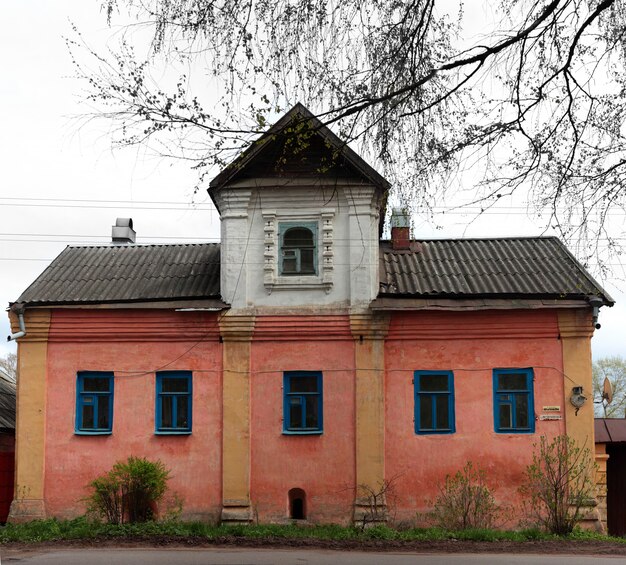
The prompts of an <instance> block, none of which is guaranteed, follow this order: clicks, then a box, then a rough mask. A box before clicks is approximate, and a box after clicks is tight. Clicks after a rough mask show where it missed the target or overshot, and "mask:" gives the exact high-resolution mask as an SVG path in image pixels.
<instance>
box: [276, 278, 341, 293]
mask: <svg viewBox="0 0 626 565" xmlns="http://www.w3.org/2000/svg"><path fill="white" fill-rule="evenodd" d="M332 287H333V283H332V282H324V281H322V280H321V279H320V278H319V277H318V276H313V275H312V276H308V277H306V276H295V277H279V278H276V279H274V280H273V281H272V282H265V290H267V292H268V294H271V293H272V292H273V291H274V290H323V291H325V292H326V294H328V293H330V291H331V289H332Z"/></svg>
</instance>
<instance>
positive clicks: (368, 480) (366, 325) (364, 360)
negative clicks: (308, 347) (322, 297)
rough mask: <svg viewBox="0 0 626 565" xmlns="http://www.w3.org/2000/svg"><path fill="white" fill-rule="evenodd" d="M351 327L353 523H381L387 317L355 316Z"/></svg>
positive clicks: (372, 315)
mask: <svg viewBox="0 0 626 565" xmlns="http://www.w3.org/2000/svg"><path fill="white" fill-rule="evenodd" d="M350 326H351V330H352V335H353V337H354V340H355V345H354V348H355V367H356V375H355V378H356V387H355V405H356V406H355V407H356V422H355V428H356V429H355V434H356V485H355V487H356V488H355V490H356V496H355V505H354V521H355V522H360V521H362V520H363V518H364V515H365V514H366V513H369V514H372V513H373V514H374V516H369V519H370V520H374V521H378V520H380V519H382V517H384V516H385V515H386V513H385V508H384V506H385V501H384V500H380V501H377V503H376V506H380V507H379V508H373V507H372V502H373V501H372V497H371V494H372V493H377V492H379V491H380V490H381V488H382V487H383V485H384V481H385V336H386V335H387V330H388V328H389V317H388V316H387V315H375V314H369V313H365V314H352V315H351V316H350Z"/></svg>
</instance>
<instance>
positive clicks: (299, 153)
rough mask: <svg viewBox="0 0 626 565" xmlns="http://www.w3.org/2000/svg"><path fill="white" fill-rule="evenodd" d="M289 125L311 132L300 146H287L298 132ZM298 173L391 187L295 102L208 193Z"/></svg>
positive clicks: (223, 174) (216, 178)
mask: <svg viewBox="0 0 626 565" xmlns="http://www.w3.org/2000/svg"><path fill="white" fill-rule="evenodd" d="M291 126H293V127H294V128H295V129H298V128H299V126H306V128H307V130H308V131H309V132H311V133H310V134H309V135H307V134H306V131H305V132H304V136H305V137H306V141H305V142H304V143H303V147H302V148H298V147H295V146H292V147H287V146H288V145H289V144H290V143H294V138H295V139H297V137H298V132H296V131H293V130H291V131H289V130H290V127H291ZM300 131H302V130H300ZM295 143H296V144H297V143H298V141H295ZM298 174H299V175H324V176H332V177H335V178H346V177H353V178H354V177H356V178H360V179H362V180H363V181H365V182H368V183H372V184H374V185H375V186H378V187H379V188H381V190H383V191H385V192H386V191H387V190H388V189H389V188H390V184H389V182H388V181H387V180H386V179H385V178H384V177H383V176H381V175H380V174H379V173H378V172H376V171H375V170H374V169H373V168H372V167H371V166H370V165H368V164H367V163H366V162H365V161H364V160H363V159H362V158H361V157H359V156H358V155H357V154H356V153H355V152H354V151H353V150H352V149H350V148H349V147H348V146H347V145H346V144H345V143H344V142H343V141H341V140H340V139H339V138H338V137H337V136H336V135H335V134H334V133H333V132H332V131H331V130H330V129H329V128H328V127H327V126H324V125H322V123H321V122H320V120H319V119H318V118H316V117H315V116H314V115H313V114H312V113H311V112H310V111H309V110H308V109H307V108H305V107H304V106H303V105H302V104H300V103H298V104H296V105H295V106H294V107H293V108H292V109H291V110H289V112H287V113H286V114H285V115H284V116H283V117H282V118H280V120H278V121H277V122H276V123H275V124H274V125H273V126H272V127H271V128H270V129H269V130H267V131H266V132H265V133H264V134H262V135H261V137H259V139H257V140H256V141H255V142H254V143H253V144H252V145H251V146H250V147H248V149H246V150H245V151H244V152H243V153H242V154H241V155H240V156H239V157H237V159H235V161H233V162H232V163H231V164H230V165H228V166H227V167H226V168H225V169H224V170H223V171H222V172H220V173H219V174H218V175H217V176H216V177H215V178H214V179H213V180H212V181H211V184H210V187H209V193H210V194H211V195H212V194H213V193H214V192H215V191H217V190H219V189H220V188H222V187H223V186H224V185H226V184H229V183H232V182H234V181H236V180H239V179H242V178H250V177H259V176H262V177H273V176H282V177H286V176H297V175H298Z"/></svg>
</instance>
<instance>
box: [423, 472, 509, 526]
mask: <svg viewBox="0 0 626 565" xmlns="http://www.w3.org/2000/svg"><path fill="white" fill-rule="evenodd" d="M499 514H500V509H499V508H498V506H497V505H496V502H495V499H494V497H493V494H492V492H491V490H490V489H489V487H488V486H487V485H486V484H485V471H483V470H482V469H480V468H478V467H474V464H473V463H472V462H471V461H468V462H467V463H466V464H465V467H463V469H462V470H461V471H457V472H456V474H454V475H453V476H450V475H446V479H445V482H444V484H443V485H439V496H437V499H436V500H435V503H434V510H433V512H432V514H431V517H432V518H433V519H434V522H435V524H436V525H437V526H439V527H440V528H444V529H446V530H468V529H488V528H493V527H494V525H495V522H496V520H497V518H498V515H499Z"/></svg>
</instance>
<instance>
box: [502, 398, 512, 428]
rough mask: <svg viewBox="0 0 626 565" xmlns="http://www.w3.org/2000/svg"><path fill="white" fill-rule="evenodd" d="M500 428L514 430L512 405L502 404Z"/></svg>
mask: <svg viewBox="0 0 626 565" xmlns="http://www.w3.org/2000/svg"><path fill="white" fill-rule="evenodd" d="M499 411H500V427H501V428H512V427H513V418H512V416H513V415H512V411H511V405H510V404H500V408H499Z"/></svg>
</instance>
